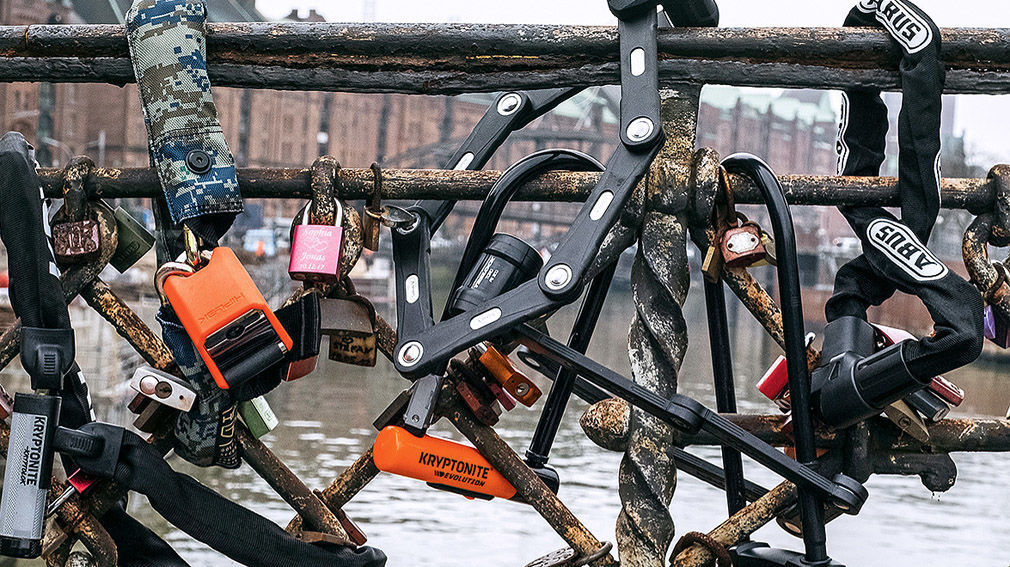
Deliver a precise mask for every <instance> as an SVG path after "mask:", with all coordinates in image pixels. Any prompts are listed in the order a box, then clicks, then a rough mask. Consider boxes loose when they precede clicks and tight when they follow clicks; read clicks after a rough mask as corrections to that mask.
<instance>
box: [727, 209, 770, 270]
mask: <svg viewBox="0 0 1010 567" xmlns="http://www.w3.org/2000/svg"><path fill="white" fill-rule="evenodd" d="M720 252H721V253H722V258H723V261H724V262H725V263H726V265H727V266H729V267H730V268H746V267H749V266H752V265H754V264H756V263H758V262H760V261H761V260H764V259H765V255H766V251H765V245H764V243H763V242H762V241H761V227H759V226H758V225H757V224H756V223H753V222H750V221H747V220H745V221H744V223H743V224H741V225H740V226H733V227H730V228H728V229H726V232H725V233H723V235H722V244H721V246H720Z"/></svg>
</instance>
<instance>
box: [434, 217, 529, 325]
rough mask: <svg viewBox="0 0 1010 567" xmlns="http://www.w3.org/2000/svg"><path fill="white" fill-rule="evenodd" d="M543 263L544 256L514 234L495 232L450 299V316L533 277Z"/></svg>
mask: <svg viewBox="0 0 1010 567" xmlns="http://www.w3.org/2000/svg"><path fill="white" fill-rule="evenodd" d="M543 266H544V260H543V258H541V257H540V253H539V252H537V251H536V250H535V249H534V248H533V247H532V246H530V245H529V244H527V243H525V242H523V241H522V240H520V239H519V238H516V237H515V236H512V235H510V234H503V233H498V234H495V235H494V236H492V237H491V240H490V241H489V242H488V245H487V247H486V248H485V249H484V251H483V252H482V253H481V255H480V256H479V257H478V258H477V262H476V263H475V264H474V266H473V269H472V270H470V273H469V274H468V275H467V277H466V279H465V280H463V285H461V286H460V287H459V289H457V290H456V291H455V292H454V293H453V294H452V297H451V298H450V299H449V305H450V310H449V313H450V315H457V314H459V313H462V312H463V311H466V310H467V309H470V308H472V307H477V306H479V305H481V304H483V303H485V302H486V301H488V300H490V299H492V298H495V297H498V296H499V295H501V294H503V293H505V292H507V291H509V290H512V289H514V288H515V287H517V286H518V285H519V284H521V283H523V282H526V281H529V280H531V279H533V278H534V277H536V275H537V273H539V272H540V268H542V267H543Z"/></svg>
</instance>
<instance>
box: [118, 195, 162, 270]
mask: <svg viewBox="0 0 1010 567" xmlns="http://www.w3.org/2000/svg"><path fill="white" fill-rule="evenodd" d="M113 214H114V215H115V217H116V234H117V235H118V236H119V244H118V245H117V246H116V253H115V254H113V255H112V258H111V259H110V260H109V263H110V264H112V267H113V268H116V270H117V271H119V273H121V274H122V273H124V272H126V270H129V269H130V267H132V266H133V265H134V264H136V263H137V262H138V261H139V260H140V259H141V258H143V257H144V254H147V252H148V251H149V250H150V249H151V248H152V247H153V246H154V235H153V234H151V232H150V231H149V230H147V229H146V228H145V227H144V225H142V224H140V223H139V222H137V219H135V218H133V216H132V215H130V213H128V212H126V210H125V209H123V208H122V207H116V210H115V211H114V212H113Z"/></svg>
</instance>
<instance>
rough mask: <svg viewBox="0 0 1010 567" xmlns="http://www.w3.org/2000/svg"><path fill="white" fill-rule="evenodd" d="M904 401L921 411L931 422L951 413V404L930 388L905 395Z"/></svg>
mask: <svg viewBox="0 0 1010 567" xmlns="http://www.w3.org/2000/svg"><path fill="white" fill-rule="evenodd" d="M904 402H905V403H906V404H908V405H909V407H911V408H912V409H914V410H915V411H917V412H919V413H920V414H921V415H922V417H923V418H925V419H926V421H927V422H929V423H936V422H938V421H940V420H941V419H943V418H945V417H947V414H948V413H950V406H948V405H947V404H946V402H944V400H943V399H942V398H940V396H939V395H938V394H936V393H935V392H933V390H930V389H929V388H925V389H923V390H919V391H918V392H912V393H911V394H909V395H907V396H905V399H904Z"/></svg>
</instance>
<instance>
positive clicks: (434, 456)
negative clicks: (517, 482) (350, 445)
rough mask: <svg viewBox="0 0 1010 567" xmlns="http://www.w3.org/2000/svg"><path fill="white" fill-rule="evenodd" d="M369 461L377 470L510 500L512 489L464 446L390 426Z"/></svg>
mask: <svg viewBox="0 0 1010 567" xmlns="http://www.w3.org/2000/svg"><path fill="white" fill-rule="evenodd" d="M372 450H373V453H372V458H373V460H374V461H375V466H376V467H377V468H378V469H379V470H380V471H384V472H388V473H392V474H398V475H400V476H407V477H410V478H416V479H417V480H423V481H425V482H428V483H431V484H436V485H442V486H446V487H449V488H453V489H458V490H461V491H465V492H475V493H479V494H485V495H487V496H497V497H498V498H512V497H513V496H515V494H516V489H515V488H514V487H513V486H512V485H511V484H509V481H507V480H505V477H503V476H502V475H501V473H499V472H498V471H496V470H495V469H494V467H492V466H491V463H489V462H488V461H487V459H485V458H484V457H483V456H481V454H480V453H479V452H478V451H477V449H474V448H473V447H469V446H467V445H461V444H459V443H456V442H454V441H449V440H448V439H439V438H438V437H431V436H429V435H425V436H424V437H417V436H415V435H413V434H411V433H410V432H409V431H407V430H406V429H403V428H402V427H397V426H395V425H390V426H387V427H385V428H383V430H382V431H380V432H379V435H378V437H376V438H375V445H374V446H373V449H372Z"/></svg>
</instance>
